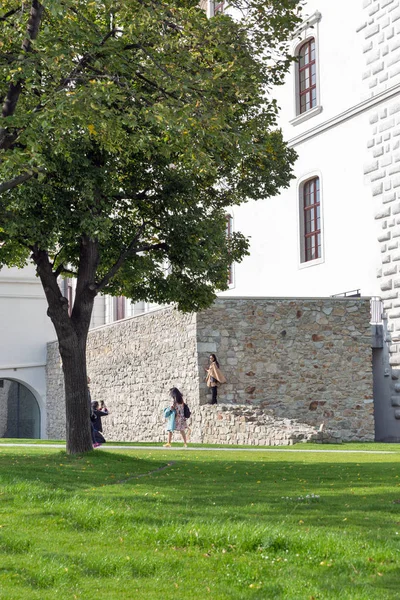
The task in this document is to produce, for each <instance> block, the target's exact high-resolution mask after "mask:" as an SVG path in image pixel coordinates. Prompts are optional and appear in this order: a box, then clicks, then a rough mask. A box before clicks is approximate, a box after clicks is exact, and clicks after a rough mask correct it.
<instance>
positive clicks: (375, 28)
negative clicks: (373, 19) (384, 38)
mask: <svg viewBox="0 0 400 600" xmlns="http://www.w3.org/2000/svg"><path fill="white" fill-rule="evenodd" d="M379 31H380V26H379V25H378V24H376V23H375V24H374V25H370V26H369V27H367V28H366V30H365V39H366V40H367V39H369V38H371V37H373V36H374V35H377V34H378V33H379Z"/></svg>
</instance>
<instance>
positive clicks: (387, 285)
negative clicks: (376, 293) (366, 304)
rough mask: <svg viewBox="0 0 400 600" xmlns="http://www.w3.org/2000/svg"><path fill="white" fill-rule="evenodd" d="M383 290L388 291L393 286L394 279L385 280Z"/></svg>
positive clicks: (382, 285) (382, 284)
mask: <svg viewBox="0 0 400 600" xmlns="http://www.w3.org/2000/svg"><path fill="white" fill-rule="evenodd" d="M380 288H381V290H382V292H387V291H389V290H391V289H392V288H393V281H392V280H391V279H388V280H387V281H383V282H382V283H381V285H380Z"/></svg>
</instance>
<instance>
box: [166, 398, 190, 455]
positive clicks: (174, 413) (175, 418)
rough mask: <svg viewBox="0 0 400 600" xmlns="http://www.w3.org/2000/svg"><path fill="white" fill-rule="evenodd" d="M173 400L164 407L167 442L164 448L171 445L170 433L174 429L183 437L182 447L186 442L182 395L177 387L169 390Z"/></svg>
mask: <svg viewBox="0 0 400 600" xmlns="http://www.w3.org/2000/svg"><path fill="white" fill-rule="evenodd" d="M169 395H170V396H171V398H172V400H173V402H172V404H171V406H170V407H169V408H165V409H164V417H165V418H166V419H167V432H168V442H167V443H166V444H164V447H165V448H170V447H171V442H172V434H173V432H174V431H180V433H181V436H182V438H183V445H184V448H187V442H186V432H185V430H186V428H187V424H186V419H185V416H184V402H183V396H182V394H181V392H180V391H179V390H178V388H176V387H173V388H171V389H170V391H169Z"/></svg>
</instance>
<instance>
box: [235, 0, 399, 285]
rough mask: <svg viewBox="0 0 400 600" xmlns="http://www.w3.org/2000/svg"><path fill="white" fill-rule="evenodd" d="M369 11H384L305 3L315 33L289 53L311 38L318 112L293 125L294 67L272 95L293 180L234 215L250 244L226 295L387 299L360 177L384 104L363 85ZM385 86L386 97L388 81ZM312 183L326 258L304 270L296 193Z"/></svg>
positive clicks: (358, 3) (371, 199) (358, 1)
mask: <svg viewBox="0 0 400 600" xmlns="http://www.w3.org/2000/svg"><path fill="white" fill-rule="evenodd" d="M384 3H385V2H383V4H384ZM381 4H382V3H381ZM389 4H390V3H389V2H388V0H386V5H388V7H389ZM392 4H395V2H392ZM397 4H398V3H397ZM367 5H368V6H367ZM369 5H371V6H369ZM373 6H375V7H376V6H379V3H378V2H374V1H373V0H366V1H363V0H352V1H351V2H348V1H347V0H336V1H335V2H331V1H329V0H310V1H309V2H307V3H306V7H305V11H304V15H307V18H306V19H305V23H306V22H307V21H308V22H309V23H310V24H311V26H304V27H303V28H301V27H300V28H299V31H298V34H297V35H296V36H295V37H294V39H293V41H292V51H293V52H294V53H296V50H298V49H299V47H300V46H301V44H302V43H303V42H304V41H306V40H307V39H309V38H310V37H313V38H315V40H316V51H317V89H318V100H317V106H316V108H315V109H312V110H311V111H309V113H307V112H306V113H304V114H303V115H301V116H300V117H297V118H296V69H297V64H294V65H293V67H292V69H291V72H290V73H289V74H288V75H287V77H286V80H285V84H284V85H283V86H280V87H278V88H276V89H275V90H274V91H273V96H274V97H276V98H277V101H278V105H279V106H280V108H281V112H280V117H279V125H280V126H281V127H282V131H283V135H284V138H285V139H286V140H287V141H288V142H289V145H290V146H291V147H293V148H294V149H295V150H296V152H297V153H298V160H297V161H296V163H295V166H294V175H295V179H294V180H292V183H291V185H290V187H289V188H288V189H286V190H283V191H282V193H281V194H280V195H279V196H277V197H274V198H269V199H267V200H260V201H258V202H249V203H248V204H246V205H243V206H241V207H235V208H234V209H233V211H232V214H233V217H234V228H235V229H237V230H239V231H242V232H243V233H245V234H246V235H248V236H250V238H251V246H250V256H248V257H246V258H245V259H244V261H243V262H242V263H241V264H237V265H235V281H234V285H233V286H231V288H230V289H229V290H228V291H227V292H225V293H224V294H223V295H228V296H229V295H238V296H242V295H251V294H254V295H277V296H286V295H296V296H314V295H317V296H329V295H333V294H339V293H343V292H347V291H350V290H360V293H361V294H362V295H366V296H367V295H372V296H373V295H379V294H380V293H381V289H380V285H379V281H378V279H377V270H378V269H379V267H380V266H381V248H380V244H379V241H378V239H377V238H378V233H377V225H376V222H375V214H376V211H377V210H378V206H379V200H377V198H376V197H375V196H374V195H373V191H372V188H371V182H370V181H369V179H368V178H366V177H365V172H364V171H365V168H364V167H365V164H367V163H369V162H370V150H369V143H370V138H371V131H370V119H371V114H372V112H374V111H376V107H378V108H379V109H381V108H383V106H384V104H385V98H384V96H383V97H382V98H381V97H379V96H378V97H377V98H375V94H374V91H372V92H371V91H370V88H369V86H368V85H367V84H366V82H365V77H366V75H365V71H366V66H367V65H366V63H367V61H368V60H371V58H369V56H370V55H368V52H369V51H370V50H371V51H372V52H374V50H373V48H374V44H373V42H372V38H373V37H374V35H375V34H374V33H372V32H373V31H374V30H368V33H369V32H370V35H368V37H367V38H366V39H365V37H364V33H365V32H364V27H363V26H364V24H365V28H366V29H367V28H368V22H369V21H371V17H369V15H368V10H371V7H373ZM377 35H379V33H378V34H377ZM371 57H372V55H371ZM384 85H385V88H384V89H385V90H386V89H387V88H388V87H390V86H391V85H392V82H391V81H388V82H385V84H384ZM314 176H317V177H319V178H320V184H321V210H322V256H321V258H320V259H318V260H316V261H310V262H301V248H300V244H301V231H300V229H301V226H300V220H301V219H302V210H301V206H300V197H299V196H300V186H301V183H302V181H304V180H307V179H309V178H311V177H314Z"/></svg>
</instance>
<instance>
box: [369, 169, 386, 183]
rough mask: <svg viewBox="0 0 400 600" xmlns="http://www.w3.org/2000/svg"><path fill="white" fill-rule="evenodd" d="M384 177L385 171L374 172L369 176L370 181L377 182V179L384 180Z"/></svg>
mask: <svg viewBox="0 0 400 600" xmlns="http://www.w3.org/2000/svg"><path fill="white" fill-rule="evenodd" d="M385 177H386V170H385V169H382V170H381V171H375V173H372V174H371V176H370V181H372V182H374V181H379V179H384V178H385Z"/></svg>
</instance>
